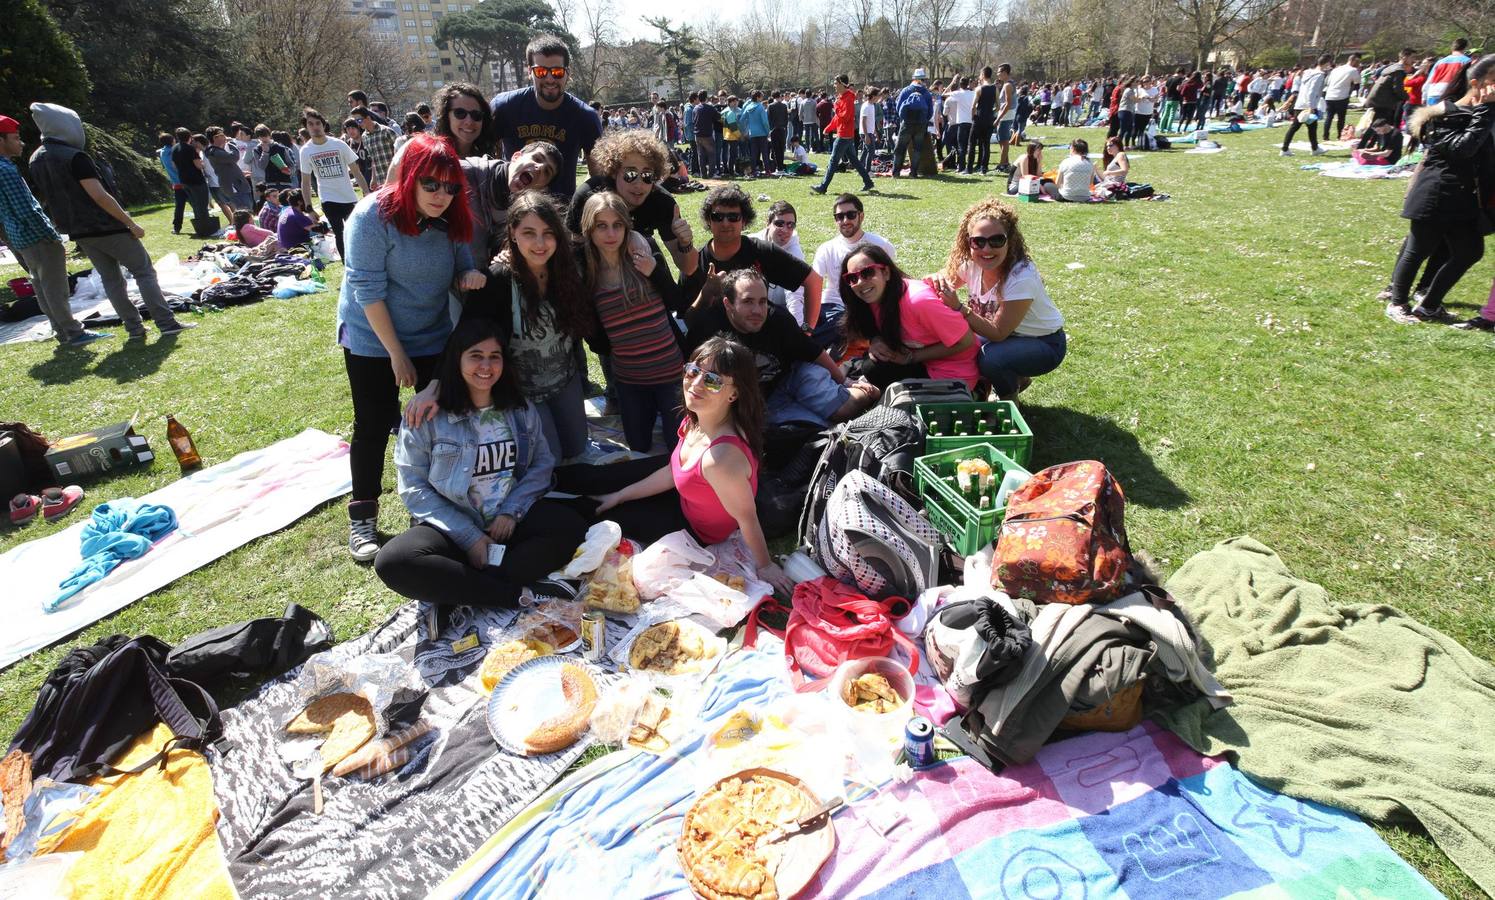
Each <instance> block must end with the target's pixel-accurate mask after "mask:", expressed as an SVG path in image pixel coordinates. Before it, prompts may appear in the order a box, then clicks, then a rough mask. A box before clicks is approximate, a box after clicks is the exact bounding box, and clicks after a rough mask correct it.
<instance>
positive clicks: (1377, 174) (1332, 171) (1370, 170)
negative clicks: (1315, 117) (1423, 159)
mask: <svg viewBox="0 0 1495 900" xmlns="http://www.w3.org/2000/svg"><path fill="white" fill-rule="evenodd" d="M1301 168H1302V169H1303V170H1304V171H1305V172H1317V173H1319V174H1320V175H1324V176H1326V177H1329V178H1352V179H1355V180H1357V181H1374V180H1377V179H1381V178H1411V177H1412V170H1413V169H1414V168H1416V164H1415V163H1413V164H1412V165H1401V164H1400V163H1398V164H1397V165H1394V166H1367V165H1364V164H1362V163H1357V162H1332V163H1312V164H1310V165H1306V166H1302V167H1301Z"/></svg>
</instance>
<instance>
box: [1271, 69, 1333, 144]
mask: <svg viewBox="0 0 1495 900" xmlns="http://www.w3.org/2000/svg"><path fill="white" fill-rule="evenodd" d="M1333 62H1334V60H1333V58H1332V57H1330V56H1329V55H1328V54H1325V55H1323V56H1320V57H1319V58H1318V62H1316V63H1314V65H1313V68H1311V69H1304V70H1303V72H1302V74H1300V75H1299V76H1298V78H1297V82H1296V83H1295V84H1294V85H1293V91H1294V93H1293V98H1292V104H1291V106H1290V107H1289V111H1290V112H1292V113H1293V114H1294V115H1293V123H1292V124H1291V125H1289V126H1288V127H1287V134H1286V135H1284V136H1283V138H1282V155H1283V156H1292V155H1293V151H1292V150H1291V149H1290V148H1291V146H1292V142H1293V135H1295V134H1297V133H1298V129H1299V128H1301V127H1302V126H1304V125H1307V126H1308V143H1309V144H1310V145H1311V146H1312V147H1313V155H1314V156H1323V155H1324V153H1325V152H1326V151H1325V150H1324V149H1323V148H1321V147H1320V146H1319V126H1318V105H1319V101H1320V100H1322V99H1323V98H1324V78H1325V76H1326V75H1327V74H1328V72H1329V66H1330V64H1332V63H1333Z"/></svg>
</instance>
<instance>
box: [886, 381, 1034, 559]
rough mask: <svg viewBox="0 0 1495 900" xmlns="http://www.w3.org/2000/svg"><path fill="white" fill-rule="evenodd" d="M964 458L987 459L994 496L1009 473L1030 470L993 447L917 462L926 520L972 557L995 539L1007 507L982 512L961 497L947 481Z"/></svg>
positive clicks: (934, 455) (927, 457) (916, 478)
mask: <svg viewBox="0 0 1495 900" xmlns="http://www.w3.org/2000/svg"><path fill="white" fill-rule="evenodd" d="M961 405H969V404H961ZM963 459H984V460H986V462H987V463H989V464H990V465H991V469H992V491H993V492H994V493H995V491H996V489H997V487H998V486H999V485H1001V483H1002V478H1003V477H1004V476H1005V475H1006V474H1007V473H1008V472H1012V471H1018V472H1027V469H1025V468H1023V467H1022V466H1021V465H1018V463H1017V461H1016V460H1014V459H1012V458H1011V457H1010V456H1008V455H1007V454H1005V453H1003V452H1002V451H1001V450H998V449H997V448H996V447H993V446H992V445H990V444H972V445H969V446H966V447H957V448H955V449H954V450H945V451H943V452H940V453H931V454H927V455H925V456H921V457H919V458H917V459H915V460H914V482H915V484H916V485H917V486H918V490H919V496H920V497H921V498H922V499H923V500H924V515H925V517H926V518H927V519H929V522H930V524H932V525H933V526H934V527H935V528H937V529H939V531H940V533H941V534H943V535H944V536H945V539H946V541H947V542H948V543H949V544H950V546H951V547H953V548H954V549H955V551H956V552H957V553H959V554H961V555H962V556H970V555H971V554H972V553H975V552H976V551H978V550H980V549H981V548H982V547H984V546H986V545H987V544H990V543H991V542H992V541H994V540H996V538H997V532H998V531H999V530H1001V528H1002V519H1003V518H1004V517H1005V516H1006V514H1007V508H1006V507H1005V506H1004V507H995V508H992V509H988V510H985V511H982V510H981V509H979V508H977V507H975V506H972V505H971V504H970V502H969V501H968V500H966V498H965V497H963V496H961V494H960V490H959V488H958V487H957V486H955V485H953V484H951V483H949V482H948V481H946V479H947V478H951V477H953V476H954V475H955V467H956V465H957V464H958V463H959V462H960V461H961V460H963Z"/></svg>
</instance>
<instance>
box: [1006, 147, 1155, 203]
mask: <svg viewBox="0 0 1495 900" xmlns="http://www.w3.org/2000/svg"><path fill="white" fill-rule="evenodd" d="M1131 173H1132V164H1131V160H1130V159H1129V158H1128V157H1127V155H1126V148H1125V147H1124V146H1123V145H1122V140H1121V138H1120V137H1116V136H1112V137H1108V138H1106V146H1105V150H1104V151H1103V152H1102V153H1101V160H1100V169H1099V171H1097V169H1096V165H1095V163H1094V162H1092V161H1091V159H1090V144H1089V142H1088V141H1086V140H1084V139H1083V138H1077V139H1075V140H1073V141H1071V142H1070V144H1069V155H1068V156H1066V157H1065V158H1064V159H1063V160H1062V161H1061V162H1060V163H1059V165H1058V167H1057V168H1055V169H1053V170H1046V169H1044V167H1043V143H1042V142H1041V141H1029V142H1028V145H1027V147H1026V148H1025V149H1024V151H1023V155H1022V156H1021V157H1019V158H1018V161H1017V166H1016V167H1015V168H1014V170H1013V172H1012V175H1011V176H1010V177H1009V179H1008V181H1007V193H1008V194H1018V193H1020V192H1023V191H1024V190H1025V189H1027V191H1028V193H1036V194H1038V195H1041V196H1044V197H1048V198H1049V199H1051V200H1060V201H1064V202H1068V203H1088V202H1090V201H1091V200H1107V199H1110V198H1111V197H1114V196H1125V195H1126V189H1127V178H1128V177H1130V175H1131ZM1025 178H1026V179H1030V180H1029V181H1027V182H1025V181H1024V179H1025ZM1035 187H1036V190H1035V189H1034V188H1035Z"/></svg>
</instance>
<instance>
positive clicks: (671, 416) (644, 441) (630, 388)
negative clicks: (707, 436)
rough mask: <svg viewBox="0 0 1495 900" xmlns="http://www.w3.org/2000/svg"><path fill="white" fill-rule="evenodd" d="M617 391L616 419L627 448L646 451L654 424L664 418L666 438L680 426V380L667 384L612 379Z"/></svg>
mask: <svg viewBox="0 0 1495 900" xmlns="http://www.w3.org/2000/svg"><path fill="white" fill-rule="evenodd" d="M613 387H614V388H616V389H617V391H618V407H619V418H620V419H622V420H623V438H624V439H625V440H627V441H628V449H630V450H635V451H637V452H639V453H648V452H649V448H650V447H652V446H653V445H654V423H655V421H656V420H659V419H663V420H664V433H665V436H666V440H668V437H669V435H672V434H674V433H675V432H676V431H677V430H678V429H679V428H680V417H681V415H682V413H681V411H680V410H681V399H680V382H679V381H671V382H669V383H668V384H624V383H623V382H621V381H615V382H613Z"/></svg>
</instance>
